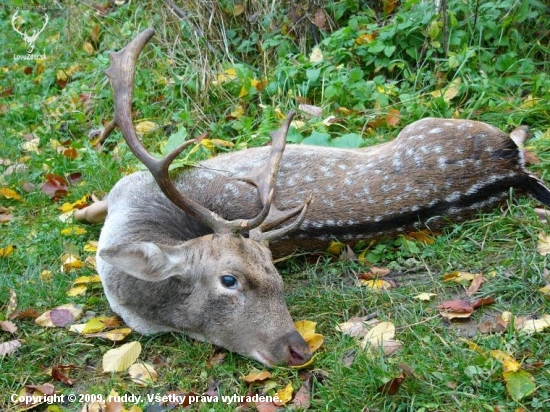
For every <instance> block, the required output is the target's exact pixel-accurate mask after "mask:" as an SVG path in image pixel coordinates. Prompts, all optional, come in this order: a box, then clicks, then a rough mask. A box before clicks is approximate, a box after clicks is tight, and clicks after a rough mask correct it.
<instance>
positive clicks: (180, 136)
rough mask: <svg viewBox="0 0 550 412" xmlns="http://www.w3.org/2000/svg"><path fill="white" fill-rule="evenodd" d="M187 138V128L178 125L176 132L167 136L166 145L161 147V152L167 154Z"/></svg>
mask: <svg viewBox="0 0 550 412" xmlns="http://www.w3.org/2000/svg"><path fill="white" fill-rule="evenodd" d="M186 139H187V129H186V128H185V127H180V128H179V129H178V131H177V132H176V133H173V134H171V135H170V137H169V138H168V141H167V142H166V145H165V146H164V148H163V149H162V153H163V154H165V155H166V154H168V153H170V152H171V151H172V150H174V149H176V148H177V147H179V146H180V145H181V144H182V143H183V142H185V140H186Z"/></svg>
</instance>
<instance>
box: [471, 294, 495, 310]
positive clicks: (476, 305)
mask: <svg viewBox="0 0 550 412" xmlns="http://www.w3.org/2000/svg"><path fill="white" fill-rule="evenodd" d="M493 303H495V299H494V298H492V297H491V296H487V297H486V298H479V299H477V300H475V301H474V302H472V308H474V309H479V308H481V307H482V306H489V305H492V304H493Z"/></svg>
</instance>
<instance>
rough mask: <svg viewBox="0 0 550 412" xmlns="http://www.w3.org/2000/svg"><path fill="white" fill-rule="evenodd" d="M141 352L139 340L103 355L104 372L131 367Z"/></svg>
mask: <svg viewBox="0 0 550 412" xmlns="http://www.w3.org/2000/svg"><path fill="white" fill-rule="evenodd" d="M140 353H141V344H140V343H139V342H129V343H125V344H124V345H122V346H120V347H118V348H116V349H111V350H108V351H107V352H105V354H104V355H103V372H122V371H124V370H126V369H128V368H129V367H130V365H132V364H133V363H134V362H135V361H136V359H137V358H138V357H139V354H140Z"/></svg>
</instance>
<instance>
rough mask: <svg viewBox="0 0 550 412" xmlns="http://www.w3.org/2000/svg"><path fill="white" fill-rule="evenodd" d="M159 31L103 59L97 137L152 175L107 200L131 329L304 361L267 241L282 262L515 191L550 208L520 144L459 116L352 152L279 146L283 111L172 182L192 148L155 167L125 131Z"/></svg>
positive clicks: (114, 280)
mask: <svg viewBox="0 0 550 412" xmlns="http://www.w3.org/2000/svg"><path fill="white" fill-rule="evenodd" d="M153 33H154V32H153V30H152V29H147V30H145V31H144V32H142V33H141V34H140V35H138V36H137V37H136V38H135V39H134V40H133V41H132V42H130V43H129V44H128V45H127V46H126V47H125V48H124V49H123V50H121V51H119V52H116V53H113V54H111V66H110V67H109V69H108V70H107V72H106V73H107V75H108V76H109V78H110V80H111V85H112V87H113V89H114V94H115V118H114V120H113V122H111V123H110V124H109V125H107V127H106V128H105V133H104V134H105V135H108V134H109V133H110V132H111V131H112V130H113V129H114V127H115V126H118V127H119V128H120V129H121V131H122V133H123V135H124V138H125V140H126V141H127V143H128V146H129V147H130V149H131V150H132V152H133V153H134V154H135V155H136V156H137V157H138V158H139V159H140V160H141V161H142V162H143V163H144V164H145V165H146V166H147V168H148V169H149V171H150V173H149V172H139V173H134V174H132V175H130V176H127V177H124V178H123V179H121V180H120V181H119V182H118V183H117V184H116V185H115V187H114V188H113V190H112V191H111V192H110V194H109V196H108V213H107V219H106V221H105V224H104V227H103V230H102V232H101V236H100V239H99V246H98V256H97V262H98V272H99V275H100V277H101V280H102V283H103V286H104V290H105V294H106V296H107V298H108V300H109V303H110V305H111V307H112V308H113V310H114V311H115V312H117V313H118V314H119V315H121V316H122V317H123V318H124V320H125V321H126V322H127V323H128V325H129V326H130V327H132V328H134V329H135V330H137V331H138V332H141V333H146V334H148V333H157V332H164V331H184V332H186V333H187V334H189V335H190V336H192V337H195V338H197V339H200V340H207V341H209V342H212V343H214V344H217V345H220V346H222V347H225V348H227V349H230V350H233V351H236V352H238V353H241V354H243V355H246V356H250V357H253V358H254V359H256V360H258V361H260V362H262V363H264V364H266V365H272V364H276V363H286V364H291V365H297V364H301V363H303V362H305V361H307V360H308V359H309V358H310V357H311V352H310V350H309V347H308V346H307V344H306V342H305V341H304V340H303V338H302V337H301V336H300V335H299V334H298V332H297V331H296V328H295V326H294V324H293V323H292V319H291V317H290V314H289V312H288V309H287V307H286V305H285V301H284V293H283V283H282V279H281V277H280V275H279V274H278V272H277V270H276V269H275V267H274V266H273V263H272V255H271V252H270V250H269V248H268V247H267V245H266V244H265V243H264V242H267V241H271V247H272V250H273V252H274V253H276V254H277V255H280V254H284V253H286V252H289V251H292V250H294V249H296V248H303V249H318V248H324V247H326V246H327V245H328V243H329V242H330V240H331V239H333V238H337V239H341V240H343V241H345V242H350V243H352V242H354V241H356V240H359V239H373V238H377V237H380V236H381V235H384V234H389V235H395V234H398V233H401V232H404V231H407V230H411V229H415V228H416V227H417V226H419V225H420V226H422V225H427V226H428V227H430V228H439V227H440V226H441V225H442V224H443V223H444V222H445V220H446V219H452V220H461V219H464V218H466V217H468V216H471V215H472V214H473V213H476V211H477V210H480V209H481V210H487V209H489V208H492V207H494V206H495V205H497V204H498V203H499V202H502V201H503V200H504V199H505V198H506V197H507V196H508V193H509V189H510V188H511V187H513V188H515V189H517V190H518V191H520V192H527V193H529V194H531V195H532V196H534V197H536V198H537V199H539V200H541V201H542V202H543V203H545V204H546V205H550V192H549V191H548V189H546V187H544V185H543V184H542V183H541V182H540V181H539V180H538V179H537V178H535V177H534V176H531V175H529V173H528V172H527V171H526V169H525V168H524V166H523V159H522V154H521V151H520V150H519V149H518V147H517V145H516V144H515V143H514V141H512V140H511V139H510V138H509V137H508V136H507V135H506V134H505V133H503V132H501V131H500V130H498V129H496V128H494V127H491V126H489V125H486V124H484V123H478V122H474V121H467V120H443V119H424V120H421V121H418V122H416V123H413V124H412V125H410V126H408V127H406V128H405V129H404V130H403V131H402V132H401V134H400V135H399V136H398V137H397V139H395V140H394V141H392V142H389V143H385V144H381V145H378V146H375V147H370V148H365V149H360V150H342V149H333V148H324V147H314V146H291V147H288V148H286V150H285V141H286V133H287V131H288V128H289V125H290V122H291V119H292V114H290V115H289V116H288V117H287V120H286V121H285V123H284V124H283V126H281V128H280V129H279V130H278V131H276V132H274V133H273V134H272V138H273V144H272V145H271V146H270V147H262V148H255V149H248V150H246V151H244V152H236V153H230V154H226V155H223V156H218V157H216V158H213V159H210V160H207V161H204V162H201V163H199V164H198V165H196V166H195V167H191V168H187V169H184V170H182V171H181V172H180V173H179V175H178V176H177V177H176V179H175V180H174V181H172V180H171V179H170V177H169V175H168V168H169V165H170V163H171V162H172V161H173V160H174V158H175V157H176V156H177V155H178V154H179V153H181V151H182V150H184V149H185V147H187V146H188V145H189V144H190V143H192V141H191V142H186V143H184V144H183V145H182V146H180V147H179V148H177V149H176V150H174V151H173V152H172V153H170V154H168V155H167V156H166V158H164V159H156V158H154V157H153V156H151V155H150V154H149V153H148V152H147V151H146V150H145V148H144V147H143V145H142V144H141V142H140V141H139V138H138V137H137V134H136V132H135V129H134V127H133V124H132V116H131V101H132V88H133V77H134V76H133V75H134V70H135V65H136V61H137V57H138V55H139V53H140V52H141V50H142V49H143V47H144V46H145V44H146V43H147V42H148V41H149V39H150V38H151V37H152V35H153ZM296 216H297V217H296ZM285 222H291V223H290V224H286V226H284V224H285ZM281 226H282V227H281Z"/></svg>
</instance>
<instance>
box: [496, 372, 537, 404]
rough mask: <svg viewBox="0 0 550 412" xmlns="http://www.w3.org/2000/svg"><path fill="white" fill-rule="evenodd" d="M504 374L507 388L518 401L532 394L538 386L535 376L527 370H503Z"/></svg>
mask: <svg viewBox="0 0 550 412" xmlns="http://www.w3.org/2000/svg"><path fill="white" fill-rule="evenodd" d="M502 376H503V377H504V380H505V381H506V390H507V391H508V393H509V394H510V396H511V397H512V399H514V400H515V401H516V402H519V401H521V400H522V399H523V398H525V397H526V396H529V395H531V394H532V393H533V392H535V389H536V388H537V385H536V383H535V378H534V377H533V375H531V374H530V373H529V372H527V371H524V370H518V371H511V372H503V373H502Z"/></svg>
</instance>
